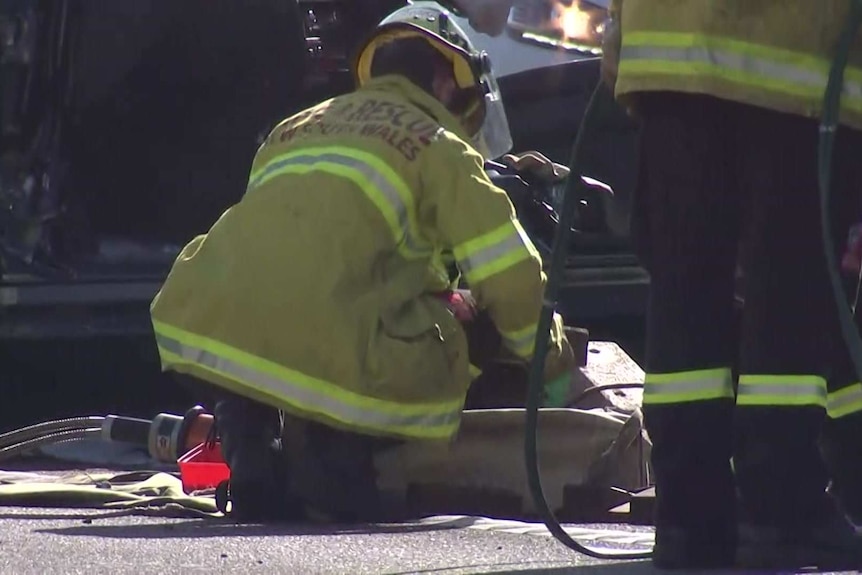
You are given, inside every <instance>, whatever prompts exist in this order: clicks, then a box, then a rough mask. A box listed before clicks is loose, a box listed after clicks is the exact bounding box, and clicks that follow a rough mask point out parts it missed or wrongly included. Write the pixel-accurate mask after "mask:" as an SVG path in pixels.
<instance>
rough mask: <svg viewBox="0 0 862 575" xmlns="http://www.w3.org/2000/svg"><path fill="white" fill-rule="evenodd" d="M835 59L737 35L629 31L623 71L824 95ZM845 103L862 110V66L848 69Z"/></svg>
mask: <svg viewBox="0 0 862 575" xmlns="http://www.w3.org/2000/svg"><path fill="white" fill-rule="evenodd" d="M829 66H830V61H829V60H828V59H827V58H825V57H817V56H813V55H809V54H803V53H799V52H794V51H791V50H784V49H780V48H772V47H769V46H763V45H760V44H756V43H750V42H745V41H741V40H736V39H733V38H724V37H720V36H707V35H701V34H685V33H673V32H628V33H626V34H624V35H623V45H622V49H621V52H620V64H619V73H620V76H624V75H625V74H627V73H631V74H655V75H671V76H691V75H700V76H711V77H715V78H719V79H722V80H725V81H728V82H731V83H734V84H738V85H742V86H751V87H756V88H760V89H765V90H769V91H773V92H778V93H783V94H786V95H789V96H795V97H802V98H808V99H814V100H816V101H817V102H818V103H819V102H820V101H821V100H822V98H823V90H824V89H825V88H826V82H827V78H828V75H829ZM845 74H846V75H845V80H844V91H843V97H842V104H843V105H844V106H846V107H847V108H848V109H853V110H855V111H862V70H860V69H858V68H855V67H852V66H849V67H848V68H847V70H846V72H845Z"/></svg>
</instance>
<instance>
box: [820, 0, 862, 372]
mask: <svg viewBox="0 0 862 575" xmlns="http://www.w3.org/2000/svg"><path fill="white" fill-rule="evenodd" d="M860 25H862V0H854V1H853V3H852V4H851V7H850V15H849V16H848V18H847V23H846V24H845V26H844V29H843V30H842V33H841V38H840V40H839V42H838V47H837V49H836V51H835V58H834V59H833V61H832V66H831V68H830V70H829V80H828V82H827V84H826V91H825V93H824V96H823V112H822V115H821V119H820V138H819V143H818V144H819V145H818V149H817V152H818V153H817V161H818V182H819V185H820V222H821V229H822V232H823V246H824V250H823V255H824V257H825V258H826V264H827V269H828V272H829V283H830V285H831V287H832V294H833V296H834V299H835V303H836V305H837V306H838V321H839V322H840V325H841V335H842V336H843V339H844V342H845V344H846V345H847V350H848V352H849V354H850V358H851V359H852V360H853V366H854V367H855V369H856V374H857V377H858V378H860V379H862V337H860V334H859V329H858V328H857V327H856V322H855V321H854V317H853V308H852V307H851V305H850V303H849V302H848V298H847V294H846V293H845V291H844V285H843V282H842V280H841V272H840V271H839V269H840V268H839V266H838V258H837V256H836V250H835V241H834V239H833V230H832V217H831V216H832V156H833V152H834V148H835V138H836V132H837V131H838V125H839V116H840V114H841V92H842V91H843V88H844V70H845V69H846V68H847V60H848V59H849V57H850V50H851V48H852V46H853V41H854V40H855V39H856V35H857V33H858V31H859V26H860Z"/></svg>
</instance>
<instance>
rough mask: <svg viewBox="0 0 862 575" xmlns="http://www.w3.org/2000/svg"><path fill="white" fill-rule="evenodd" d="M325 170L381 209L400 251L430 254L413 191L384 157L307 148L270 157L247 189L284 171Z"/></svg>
mask: <svg viewBox="0 0 862 575" xmlns="http://www.w3.org/2000/svg"><path fill="white" fill-rule="evenodd" d="M315 171H317V172H324V173H327V174H330V175H334V176H338V177H342V178H346V179H348V180H350V181H351V182H353V183H354V184H356V186H357V187H359V188H360V189H361V190H362V192H363V193H364V194H365V195H366V196H367V197H368V199H369V200H371V202H372V203H374V205H375V206H376V207H377V209H378V210H380V213H381V214H382V215H383V218H384V219H385V220H386V223H387V224H388V226H389V229H390V230H391V232H392V236H393V237H394V239H395V243H396V244H398V248H399V251H400V252H401V253H402V255H404V256H405V257H408V258H420V257H429V256H430V255H431V253H432V248H431V245H430V244H429V243H428V242H426V241H423V240H422V239H421V238H420V235H419V232H418V229H419V227H418V225H417V224H416V207H415V205H414V202H413V194H412V192H411V191H410V188H409V187H408V186H407V184H406V182H405V181H404V180H403V179H402V178H401V176H399V175H398V174H397V173H396V172H395V171H394V170H393V169H392V168H390V167H389V166H388V165H387V164H386V163H385V162H384V161H383V160H381V159H380V158H378V157H377V156H375V155H374V154H370V153H368V152H364V151H361V150H356V149H353V148H346V147H325V148H309V149H304V150H299V151H295V152H290V153H287V154H283V155H281V156H278V157H276V158H273V159H272V160H270V161H269V162H267V163H266V165H264V166H263V167H262V168H260V169H258V170H256V171H255V172H254V173H253V174H252V175H251V177H250V178H249V183H248V187H247V189H246V193H249V192H251V191H253V190H254V189H255V188H257V187H259V186H261V185H263V184H265V183H267V182H269V181H270V180H272V179H273V178H277V177H279V176H283V175H286V174H306V173H309V172H315Z"/></svg>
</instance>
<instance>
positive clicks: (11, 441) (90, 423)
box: [0, 416, 105, 449]
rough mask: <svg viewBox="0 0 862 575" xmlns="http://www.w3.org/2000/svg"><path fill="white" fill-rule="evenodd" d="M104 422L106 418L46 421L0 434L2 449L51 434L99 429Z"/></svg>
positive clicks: (72, 418)
mask: <svg viewBox="0 0 862 575" xmlns="http://www.w3.org/2000/svg"><path fill="white" fill-rule="evenodd" d="M104 421H105V418H104V417H100V416H91V417H70V418H68V419H57V420H54V421H45V422H43V423H37V424H35V425H29V426H27V427H23V428H21V429H16V430H14V431H9V432H6V433H3V434H0V449H2V448H6V447H11V446H14V445H17V444H19V443H22V442H25V441H29V440H31V439H35V438H38V437H42V436H45V435H48V434H51V433H57V432H60V431H72V430H77V429H89V428H93V427H99V426H100V425H102V423H103V422H104Z"/></svg>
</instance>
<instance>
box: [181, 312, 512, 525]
mask: <svg viewBox="0 0 862 575" xmlns="http://www.w3.org/2000/svg"><path fill="white" fill-rule="evenodd" d="M464 327H465V331H466V333H467V343H468V348H469V357H470V363H471V364H472V365H474V366H476V367H478V368H479V369H485V368H486V367H487V366H488V365H489V364H490V363H491V362H492V361H493V360H494V359H495V358H497V357H498V356H499V354H500V353H501V350H502V347H501V346H502V339H501V337H500V334H499V332H498V331H497V329H496V327H495V326H494V324H493V322H492V321H491V320H490V318H489V317H488V315H487V314H485V313H480V314H478V316H477V317H476V318H475V319H474V320H473V321H471V322H468V323H465V324H464ZM176 377H177V379H178V380H179V381H180V383H181V384H182V385H183V386H184V387H185V388H186V389H188V390H189V391H190V392H191V393H192V394H193V396H194V397H195V398H196V400H197V401H198V403H200V404H202V405H204V406H205V407H207V408H209V409H210V410H212V412H213V414H214V415H215V421H216V429H217V433H218V436H219V438H220V442H221V451H222V456H223V458H224V460H225V462H226V463H227V464H228V466H229V467H230V470H231V478H230V486H229V488H230V493H229V494H228V495H229V498H230V500H231V506H232V516H233V517H235V518H236V519H239V520H248V521H261V520H301V519H305V518H307V515H308V513H309V512H310V511H311V512H312V513H314V514H315V515H320V516H323V517H326V518H329V519H331V520H333V521H340V522H352V521H394V520H398V519H404V518H406V517H408V516H409V515H410V507H409V506H410V502H409V501H408V502H404V501H386V500H384V498H383V497H384V496H383V495H382V494H381V493H379V492H378V490H377V486H376V479H377V477H376V471H375V468H374V462H373V459H374V456H375V454H376V453H378V452H380V451H381V450H385V449H388V448H391V447H394V446H396V445H398V444H399V442H398V441H396V440H390V439H383V438H377V437H371V436H367V435H362V434H358V433H351V432H348V431H344V430H340V429H334V428H332V427H328V426H326V425H322V424H320V423H316V422H312V421H307V420H302V419H299V418H296V417H294V416H292V415H290V414H287V413H284V412H281V411H279V410H278V409H276V408H274V407H271V406H268V405H264V404H262V403H259V402H256V401H252V400H250V399H247V398H245V397H242V396H239V395H237V394H234V393H230V392H227V391H225V390H223V389H220V388H217V387H215V386H213V385H211V384H208V383H206V382H203V381H200V380H198V379H195V378H191V377H189V376H185V375H177V376H176ZM523 379H525V377H524V378H523ZM522 387H523V388H524V389H525V388H526V381H524V382H523V386H522ZM483 400H484V398H483V397H482V396H476V397H475V398H474V399H473V401H474V403H478V402H482V401H483ZM222 497H224V495H223V496H222ZM217 499H218V497H217Z"/></svg>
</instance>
